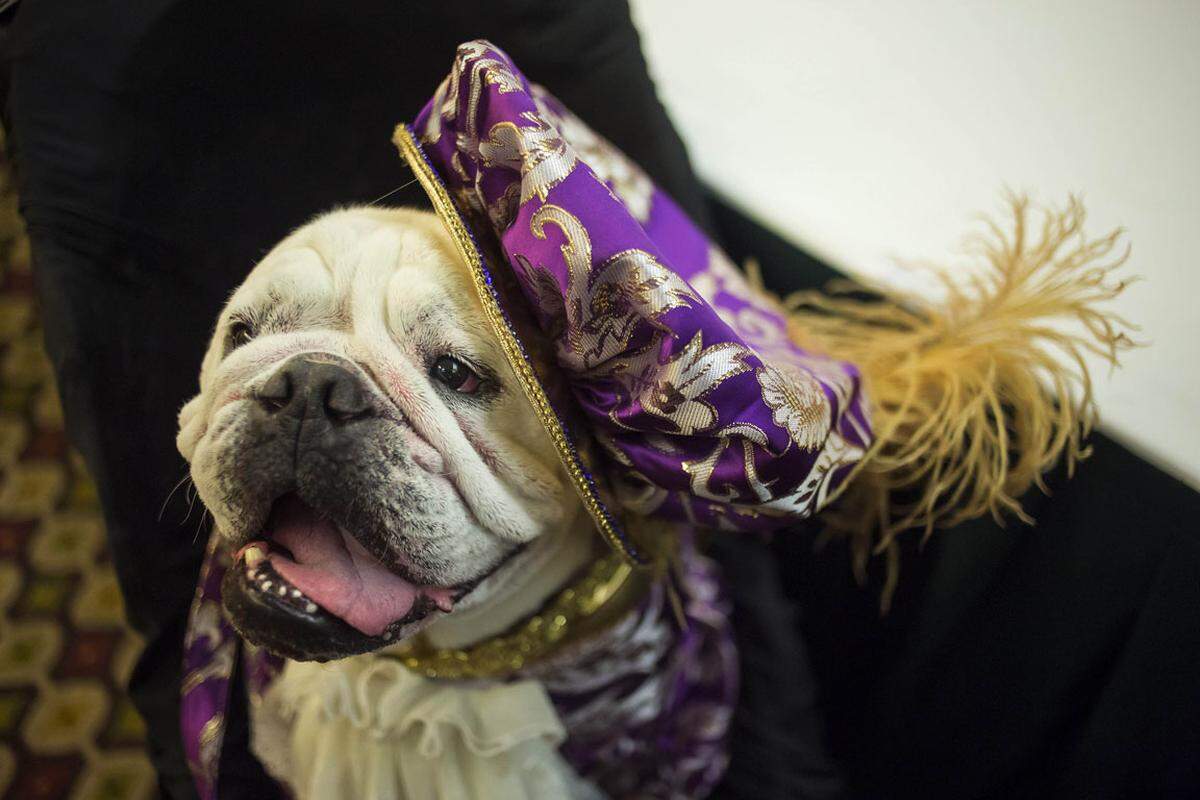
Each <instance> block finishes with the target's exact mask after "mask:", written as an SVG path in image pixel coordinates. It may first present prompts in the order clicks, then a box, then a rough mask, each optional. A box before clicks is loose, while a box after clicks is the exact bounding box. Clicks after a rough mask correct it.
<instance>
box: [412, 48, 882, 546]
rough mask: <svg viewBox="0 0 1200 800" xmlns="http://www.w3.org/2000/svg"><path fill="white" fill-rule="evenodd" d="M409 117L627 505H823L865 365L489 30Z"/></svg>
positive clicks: (686, 516) (719, 512)
mask: <svg viewBox="0 0 1200 800" xmlns="http://www.w3.org/2000/svg"><path fill="white" fill-rule="evenodd" d="M412 129H413V130H414V132H415V133H416V135H417V136H418V137H419V139H420V143H421V146H422V149H423V151H424V155H425V157H426V159H427V160H428V162H429V164H430V165H431V166H432V167H433V169H434V170H435V171H436V173H437V174H438V176H439V178H440V179H441V180H442V182H443V183H444V185H445V186H446V188H447V190H448V192H449V194H450V196H451V198H452V199H453V200H454V201H455V203H456V205H458V207H459V210H460V212H462V214H463V216H464V217H465V218H466V219H467V220H468V221H469V222H470V223H471V227H472V228H473V230H474V231H475V233H476V236H477V238H485V237H489V236H490V237H494V238H495V239H497V240H498V241H499V244H500V247H501V249H502V251H503V257H504V260H506V261H507V264H506V265H502V266H500V267H497V266H495V265H493V266H492V269H493V270H494V269H497V268H503V269H511V271H512V273H513V276H515V279H516V281H517V283H518V284H519V286H520V290H521V292H522V293H523V295H524V297H525V300H527V301H528V303H529V304H530V305H531V306H532V309H533V312H534V315H535V317H536V318H537V321H538V324H539V325H540V328H541V333H542V334H543V335H544V336H545V337H546V338H547V339H548V340H549V341H551V342H552V343H553V345H554V352H555V356H556V359H557V365H558V367H559V368H560V369H561V371H562V373H563V374H564V375H565V376H566V379H567V382H568V384H569V386H570V388H571V390H572V393H573V399H574V401H575V403H576V404H577V406H578V409H579V410H581V411H582V412H583V415H584V419H585V423H586V429H587V434H588V435H589V436H593V437H594V438H595V439H596V441H597V442H598V443H599V444H600V445H601V451H602V452H603V454H604V456H603V460H602V463H600V464H599V465H598V471H600V472H603V473H604V476H605V477H607V478H609V479H610V480H611V481H612V484H613V488H614V490H615V491H616V492H617V495H618V497H619V500H620V502H621V505H622V506H623V507H624V508H625V509H626V510H631V511H633V512H635V513H637V514H640V515H643V516H653V517H661V518H666V519H671V520H675V521H681V522H687V523H691V524H695V525H700V526H704V527H713V528H720V529H729V530H763V529H769V528H774V527H779V526H780V525H782V524H785V523H786V521H787V520H789V519H795V518H801V517H806V516H809V515H811V514H812V513H814V512H815V511H817V510H819V509H820V508H821V507H822V506H823V505H824V503H825V502H826V500H827V499H828V498H830V496H831V495H832V493H833V492H834V491H835V490H836V489H837V487H838V485H839V484H840V482H841V481H842V480H843V479H844V478H845V477H846V475H847V473H848V472H849V470H850V468H851V467H852V466H853V465H854V464H855V463H857V461H859V460H860V459H861V457H862V455H863V453H864V450H865V449H866V447H867V446H868V445H869V443H870V436H871V434H870V423H869V420H868V418H867V411H866V402H865V399H864V395H863V389H862V386H861V382H860V379H859V374H858V371H857V369H856V368H855V367H854V366H853V365H852V364H847V363H843V362H837V361H833V360H829V359H826V358H822V357H820V356H818V355H815V354H812V353H808V352H806V351H804V350H802V349H801V348H799V347H797V346H796V345H795V344H793V343H792V342H791V341H790V339H789V337H788V333H787V321H786V317H785V315H784V313H783V312H782V309H780V308H779V306H778V305H777V303H776V302H775V301H774V300H773V299H772V298H770V297H768V296H766V295H765V294H763V293H761V292H758V291H756V290H755V289H753V288H752V287H751V286H750V285H749V284H748V282H747V281H746V279H745V277H744V276H743V275H742V274H741V273H740V272H739V271H738V270H737V269H736V268H735V267H734V266H733V265H732V264H731V263H730V262H729V260H728V259H727V258H726V256H725V255H724V254H723V253H722V252H721V251H720V249H719V248H717V247H716V246H715V245H713V243H712V242H710V241H709V240H708V239H707V238H706V237H705V236H704V234H703V233H702V232H701V231H700V230H699V229H698V228H697V227H696V226H695V225H694V224H693V223H692V222H691V220H689V219H688V218H687V217H686V215H684V214H683V212H682V211H681V210H680V209H679V207H678V206H676V205H675V203H674V202H672V200H671V199H670V198H669V197H667V196H666V195H665V194H664V193H663V192H661V191H660V190H658V188H657V187H655V186H654V185H653V183H652V182H651V181H650V180H649V179H648V178H647V177H646V176H645V174H644V173H642V172H641V170H640V169H639V168H638V167H637V166H636V165H634V164H632V163H631V162H629V161H628V159H626V158H625V157H624V155H623V154H621V153H620V152H619V151H618V150H616V149H615V148H614V147H613V146H612V145H611V144H609V143H608V142H606V141H605V140H603V139H602V138H601V137H599V136H598V135H596V134H595V133H594V132H592V131H591V130H590V129H589V128H588V127H587V126H586V125H584V124H583V123H582V122H581V121H580V120H578V119H577V118H576V117H574V116H573V115H572V114H571V113H570V112H569V111H568V110H567V109H565V108H564V107H563V106H562V105H561V104H560V103H558V102H557V101H556V100H555V99H554V98H553V97H552V96H550V95H549V94H548V93H547V92H546V91H545V90H544V89H542V88H541V87H538V86H534V85H531V84H529V82H528V81H527V80H526V79H525V77H524V76H523V75H522V74H521V73H520V72H519V71H518V69H517V68H516V66H515V65H514V64H513V63H512V62H511V61H510V60H509V58H508V57H507V56H506V55H505V54H504V53H503V52H502V51H501V50H499V49H498V48H496V47H495V46H493V45H491V44H489V43H488V42H484V41H475V42H468V43H466V44H463V45H461V46H460V47H459V49H458V53H457V56H456V58H455V62H454V66H453V69H452V71H451V73H450V75H449V76H448V77H447V79H446V80H445V81H444V82H443V83H442V85H441V86H440V87H439V88H438V91H437V93H436V94H435V96H434V97H433V99H432V100H431V101H430V102H429V104H428V105H426V107H425V108H424V109H423V110H422V111H421V113H420V114H419V115H418V117H417V119H416V121H415V122H414V123H413V126H412ZM506 277H507V276H506Z"/></svg>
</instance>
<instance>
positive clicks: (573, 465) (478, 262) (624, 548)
mask: <svg viewBox="0 0 1200 800" xmlns="http://www.w3.org/2000/svg"><path fill="white" fill-rule="evenodd" d="M392 141H393V142H395V144H396V147H397V148H399V150H400V155H402V156H403V157H404V160H405V161H406V162H407V163H408V166H409V167H410V168H411V169H412V171H413V174H415V175H416V176H417V180H418V181H419V182H420V184H421V188H423V189H424V190H425V194H427V195H428V196H429V200H430V202H432V203H433V208H434V210H435V211H436V212H437V215H438V218H439V219H441V221H442V224H443V225H444V226H445V227H446V231H447V233H449V234H450V239H451V241H453V242H454V246H455V248H456V249H457V250H458V253H459V255H461V256H462V259H463V261H464V262H466V264H467V267H468V269H469V270H470V273H471V282H472V283H473V284H474V286H475V291H476V293H477V294H478V295H479V300H480V302H481V303H482V304H483V310H484V314H485V315H486V316H487V318H488V322H489V323H491V326H492V331H493V332H494V333H495V334H496V338H497V340H498V341H499V343H500V349H501V350H503V351H504V355H505V357H506V358H507V359H508V363H509V364H510V365H511V366H512V368H513V372H515V373H516V375H517V382H518V383H520V384H521V389H522V390H524V392H525V397H526V398H528V400H529V403H530V405H532V406H533V410H534V412H535V413H536V414H537V417H538V420H539V421H540V422H541V423H542V427H544V428H545V429H546V432H547V433H549V434H550V439H551V440H552V441H553V442H554V447H555V449H556V450H557V451H558V455H559V458H560V459H562V463H563V466H564V467H566V470H567V474H568V475H569V476H570V478H571V483H573V484H574V486H575V490H576V491H577V492H578V493H579V497H580V498H581V499H582V500H583V505H584V507H585V508H586V509H587V511H588V513H589V514H590V515H591V517H592V520H593V521H594V522H595V523H596V527H597V528H598V529H599V530H600V533H601V535H603V536H604V538H605V540H606V541H607V542H608V543H609V545H611V546H612V548H613V549H614V550H616V551H617V553H619V554H620V555H621V556H622V558H624V559H625V560H626V561H627V562H629V563H630V564H634V565H637V566H645V565H648V564H649V563H650V562H649V560H648V559H647V558H646V556H645V555H643V553H642V552H641V550H640V548H638V547H637V546H636V545H634V544H633V542H632V541H631V540H630V538H629V536H628V535H627V534H626V533H625V531H623V530H622V529H621V528H620V526H619V524H618V523H617V522H616V521H615V520H614V519H613V518H612V516H611V514H610V513H609V511H608V509H607V508H606V507H605V505H604V503H603V502H602V501H601V500H600V498H599V497H598V496H597V494H596V489H595V487H594V485H593V483H592V481H591V480H589V477H588V475H587V473H586V472H585V470H584V467H583V464H582V463H581V461H580V457H579V453H578V452H577V450H576V448H575V446H574V445H573V443H572V442H571V439H570V437H569V436H567V433H566V431H565V430H564V429H563V425H562V422H561V421H560V420H559V418H558V414H557V413H556V412H555V410H554V407H553V406H551V405H550V400H549V398H548V397H546V392H545V390H544V389H543V388H542V384H541V382H540V381H539V380H538V378H537V375H536V374H535V373H534V371H533V366H532V365H531V364H530V363H529V360H528V359H527V358H526V356H525V352H524V350H523V349H522V347H521V342H520V340H519V339H518V338H517V335H516V333H515V332H514V331H513V330H512V328H511V327H510V326H509V324H508V321H507V319H506V317H505V314H504V310H503V309H502V308H501V307H500V303H499V302H498V301H497V299H496V296H495V295H494V294H493V292H492V287H491V285H490V284H489V281H488V275H487V272H486V271H485V269H484V264H483V256H482V254H481V253H480V252H479V249H478V247H477V246H476V244H475V242H474V240H473V239H472V237H471V233H470V231H469V230H468V229H467V225H466V223H465V222H464V221H463V218H462V214H461V213H460V211H459V210H458V207H457V206H456V205H455V204H454V202H453V201H452V200H451V199H450V194H449V192H447V191H446V187H445V185H444V184H443V183H442V181H441V178H440V177H439V176H438V175H437V173H436V172H434V170H433V167H431V166H430V164H429V162H428V161H427V160H426V159H425V154H424V152H423V151H422V150H421V146H420V145H419V144H418V143H417V140H416V137H415V136H413V133H412V131H411V130H410V129H409V128H408V126H407V125H397V126H396V132H395V135H394V136H393V137H392Z"/></svg>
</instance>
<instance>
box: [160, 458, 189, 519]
mask: <svg viewBox="0 0 1200 800" xmlns="http://www.w3.org/2000/svg"><path fill="white" fill-rule="evenodd" d="M191 479H192V472H191V469H190V468H189V469H185V470H184V472H183V477H182V478H180V479H179V482H178V483H176V484H175V486H174V488H172V489H171V491H170V492H168V493H167V498H166V499H165V500H163V502H162V505H161V506H160V507H159V509H158V516H157V517H155V519H154V521H155V522H162V518H163V514H165V513H167V504H168V503H170V502H171V498H172V497H174V496H175V493H176V492H178V491H179V487H181V486H183V485H184V484H185V483H188V482H189V481H191ZM193 486H194V484H193Z"/></svg>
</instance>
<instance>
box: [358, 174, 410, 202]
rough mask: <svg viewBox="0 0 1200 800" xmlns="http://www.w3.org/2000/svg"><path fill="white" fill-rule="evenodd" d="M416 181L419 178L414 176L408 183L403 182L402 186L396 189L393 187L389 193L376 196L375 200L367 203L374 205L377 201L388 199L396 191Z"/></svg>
mask: <svg viewBox="0 0 1200 800" xmlns="http://www.w3.org/2000/svg"><path fill="white" fill-rule="evenodd" d="M416 182H417V179H416V178H413V179H412V180H411V181H409V182H408V183H404V184H401V185H400V186H397V187H396V188H395V189H392V190H391V191H390V192H388V193H387V194H383V195H380V196H379V197H376V198H375V199H374V200H372V201H371V202H370V203H367V205H369V206H373V205H375V204H376V203H378V202H379V201H380V200H386V199H388V198H389V197H391V196H392V195H394V194H395V193H396V192H399V191H401V190H403V189H407V188H408V187H410V186H412V185H413V184H414V183H416Z"/></svg>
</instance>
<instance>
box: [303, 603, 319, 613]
mask: <svg viewBox="0 0 1200 800" xmlns="http://www.w3.org/2000/svg"><path fill="white" fill-rule="evenodd" d="M304 610H305V611H307V612H308V613H310V614H315V613H317V604H316V603H313V602H310V603H309V604H308V605H306V606H305V607H304Z"/></svg>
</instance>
